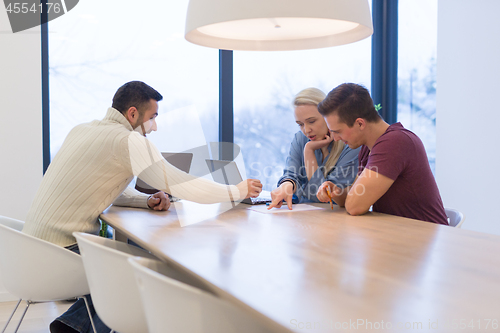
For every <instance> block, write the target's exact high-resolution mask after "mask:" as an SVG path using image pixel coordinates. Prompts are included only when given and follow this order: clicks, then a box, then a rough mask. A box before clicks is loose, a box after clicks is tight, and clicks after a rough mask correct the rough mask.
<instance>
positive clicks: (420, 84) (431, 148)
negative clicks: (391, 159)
mask: <svg viewBox="0 0 500 333" xmlns="http://www.w3.org/2000/svg"><path fill="white" fill-rule="evenodd" d="M398 24H399V27H398V33H399V37H398V44H399V47H398V48H399V50H398V121H400V122H401V123H402V124H403V126H405V127H406V128H408V129H410V130H411V131H413V132H414V133H415V134H417V135H418V136H419V137H420V138H421V139H422V141H423V143H424V146H425V148H426V150H427V156H428V158H429V163H430V165H431V169H432V171H433V172H434V168H435V161H436V57H437V0H402V1H399V23H398Z"/></svg>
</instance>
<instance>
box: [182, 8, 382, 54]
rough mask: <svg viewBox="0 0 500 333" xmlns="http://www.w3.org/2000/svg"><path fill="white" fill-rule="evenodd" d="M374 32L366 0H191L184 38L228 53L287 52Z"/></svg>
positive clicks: (365, 35) (352, 40) (344, 41)
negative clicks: (237, 51)
mask: <svg viewBox="0 0 500 333" xmlns="http://www.w3.org/2000/svg"><path fill="white" fill-rule="evenodd" d="M372 33H373V25H372V20H371V14H370V7H369V4H368V0H190V1H189V6H188V11H187V17H186V34H185V38H186V39H187V40H188V41H190V42H191V43H194V44H198V45H202V46H207V47H213V48H218V49H225V50H242V51H288V50H305V49H316V48H322V47H330V46H337V45H343V44H348V43H352V42H356V41H359V40H361V39H364V38H366V37H369V36H371V35H372Z"/></svg>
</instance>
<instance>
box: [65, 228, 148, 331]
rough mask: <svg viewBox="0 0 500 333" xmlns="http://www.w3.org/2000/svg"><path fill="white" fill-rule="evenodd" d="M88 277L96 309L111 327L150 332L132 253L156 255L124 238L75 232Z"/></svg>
mask: <svg viewBox="0 0 500 333" xmlns="http://www.w3.org/2000/svg"><path fill="white" fill-rule="evenodd" d="M73 236H74V237H75V238H76V240H77V241H78V247H79V248H80V253H81V255H82V259H83V265H84V267H85V273H86V274H87V279H88V281H89V286H90V293H91V296H92V302H93V303H94V307H95V310H96V312H97V314H98V315H99V317H100V318H101V320H102V321H103V322H104V323H105V324H106V325H107V326H109V327H110V328H112V329H113V330H115V331H118V332H121V333H128V332H130V333H140V332H147V331H148V330H147V324H146V318H145V316H144V312H143V309H142V305H141V304H142V303H141V298H140V295H139V290H138V288H137V284H136V282H135V277H134V271H133V270H132V267H131V266H130V264H129V263H128V262H127V259H128V258H129V257H133V256H140V257H148V258H155V257H154V256H153V255H151V254H150V253H148V252H146V251H144V250H141V249H140V248H138V247H136V246H132V245H128V244H125V243H123V242H117V241H114V240H111V239H107V238H103V237H99V236H94V235H90V234H85V233H78V232H74V233H73Z"/></svg>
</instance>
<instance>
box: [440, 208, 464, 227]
mask: <svg viewBox="0 0 500 333" xmlns="http://www.w3.org/2000/svg"><path fill="white" fill-rule="evenodd" d="M444 210H445V212H446V216H447V217H448V223H449V224H450V226H452V227H455V228H461V227H462V225H463V224H464V221H465V215H464V214H463V213H462V212H459V211H458V210H456V209H452V208H445V209H444Z"/></svg>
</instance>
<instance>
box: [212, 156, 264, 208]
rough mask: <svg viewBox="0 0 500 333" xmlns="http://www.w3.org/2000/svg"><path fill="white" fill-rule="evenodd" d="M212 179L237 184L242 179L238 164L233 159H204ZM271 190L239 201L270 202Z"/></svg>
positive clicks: (252, 203) (255, 203)
mask: <svg viewBox="0 0 500 333" xmlns="http://www.w3.org/2000/svg"><path fill="white" fill-rule="evenodd" d="M205 161H206V162H207V165H208V170H210V172H211V173H212V177H213V178H214V181H216V182H217V183H221V184H226V185H237V184H239V183H241V182H242V181H243V178H242V177H241V174H240V171H239V170H238V166H237V165H236V163H235V162H233V161H221V160H205ZM271 201H272V200H271V192H269V191H262V192H261V193H260V195H259V196H258V197H257V198H247V199H244V200H242V201H241V202H243V203H246V204H249V205H259V204H265V203H267V202H271Z"/></svg>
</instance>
